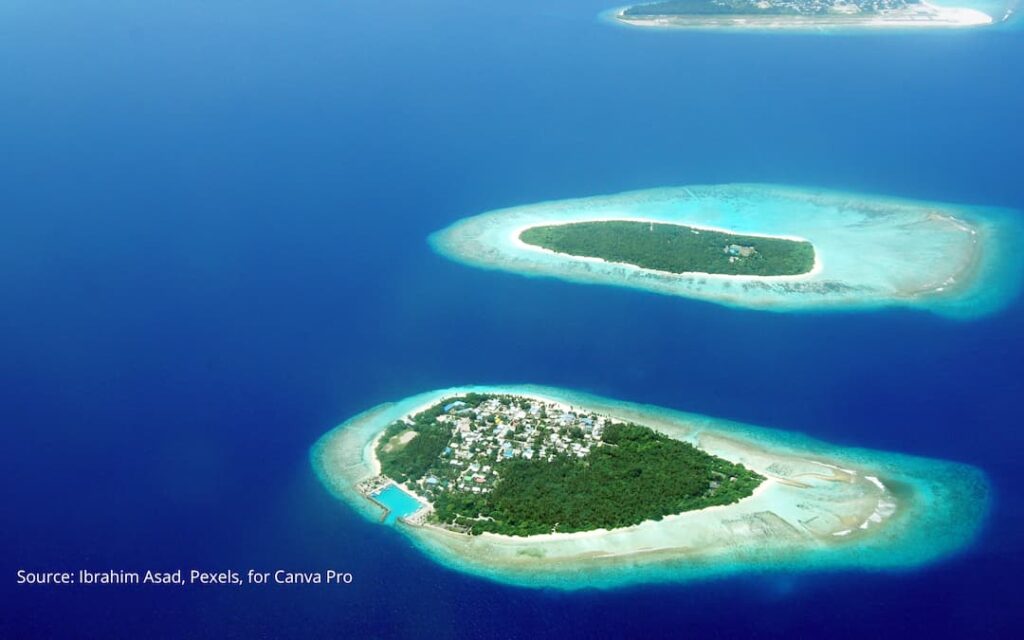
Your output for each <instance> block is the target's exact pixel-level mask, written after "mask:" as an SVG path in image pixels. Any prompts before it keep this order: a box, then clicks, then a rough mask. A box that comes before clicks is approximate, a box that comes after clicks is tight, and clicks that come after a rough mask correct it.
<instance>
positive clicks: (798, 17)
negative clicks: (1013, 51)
mask: <svg viewBox="0 0 1024 640" xmlns="http://www.w3.org/2000/svg"><path fill="white" fill-rule="evenodd" d="M962 4H970V3H969V2H966V3H962ZM1011 13H1012V12H1011V11H1009V10H1008V11H1007V12H1006V13H1005V14H1004V15H1000V16H992V15H989V14H988V13H985V12H983V11H980V10H978V9H975V8H972V7H970V6H943V5H942V4H936V3H934V2H928V1H926V0H663V1H661V2H646V3H641V4H636V5H632V6H629V7H626V8H624V9H619V10H616V11H615V12H614V14H613V15H614V19H615V20H616V21H618V22H620V23H623V24H628V25H633V26H640V27H668V28H673V27H674V28H733V29H759V28H760V29H787V28H789V29H793V28H796V29H800V28H834V29H844V28H956V27H977V26H984V25H991V24H993V23H994V22H997V21H1003V20H1006V19H1009V17H1010V15H1011Z"/></svg>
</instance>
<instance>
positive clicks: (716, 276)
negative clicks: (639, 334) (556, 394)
mask: <svg viewBox="0 0 1024 640" xmlns="http://www.w3.org/2000/svg"><path fill="white" fill-rule="evenodd" d="M1022 240H1024V223H1022V222H1021V218H1020V215H1019V214H1018V213H1017V212H1016V211H1012V210H1007V209H1000V208H996V207H979V206H968V205H953V204H945V203H936V202H926V201H914V200H906V199H899V198H891V197H880V196H869V195H864V194H854V193H843V192H837V191H828V190H821V189H806V188H797V187H786V186H780V185H759V184H727V185H711V186H692V187H672V188H663V189H648V190H642V191H632V192H626V193H621V194H615V195H608V196H596V197H590V198H578V199H572V200H558V201H552V202H542V203H539V204H533V205H526V206H519V207H513V208H510V209H500V210H496V211H490V212H487V213H483V214H480V215H476V216H472V217H470V218H464V219H462V220H459V221H457V222H455V223H454V224H452V225H451V226H449V227H447V228H445V229H442V230H441V231H438V232H436V233H434V234H432V235H431V237H430V239H429V241H430V244H431V246H432V247H433V248H434V250H435V251H436V252H437V253H439V254H441V255H443V256H445V257H448V258H450V259H453V260H455V261H458V262H461V263H464V264H467V265H470V266H475V267H482V268H487V269H500V270H503V271H510V272H514V273H518V274H522V275H527V276H546V277H554V278H559V279H562V280H567V281H571V282H578V283H585V284H605V285H614V286H620V287H628V288H633V289H640V290H644V291H649V292H655V293H661V294H666V295H673V296H681V297H687V298H694V299H699V300H705V301H709V302H714V303H718V304H724V305H729V306H736V307H747V308H754V309H761V310H767V311H789V312H793V311H812V310H813V311H818V310H856V309H875V308H880V307H909V308H915V309H922V310H927V311H932V312H935V313H939V314H942V315H945V316H948V317H954V318H961V319H966V318H975V317H979V316H983V315H986V314H990V313H993V312H996V311H998V310H1000V309H1002V308H1004V307H1005V306H1006V305H1007V304H1008V303H1009V302H1011V301H1012V300H1013V299H1014V298H1015V297H1016V296H1017V294H1018V292H1019V289H1020V284H1021V280H1022V275H1024V252H1022V251H1020V249H1019V247H1020V246H1022Z"/></svg>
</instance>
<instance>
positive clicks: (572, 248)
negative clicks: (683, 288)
mask: <svg viewBox="0 0 1024 640" xmlns="http://www.w3.org/2000/svg"><path fill="white" fill-rule="evenodd" d="M519 239H520V240H522V241H523V242H525V243H526V244H531V245H534V246H538V247H542V248H544V249H548V250H550V251H555V252H557V253H565V254H569V255H573V256H582V257H589V258H600V259H602V260H606V261H608V262H621V263H625V264H632V265H635V266H638V267H643V268H645V269H652V270H654V271H665V272H668V273H719V274H728V275H757V276H792V275H799V274H802V273H809V272H810V271H811V269H813V268H814V247H813V246H811V243H810V242H807V241H806V240H791V239H787V238H772V237H769V236H750V235H738V234H732V233H723V232H721V231H715V230H713V229H697V228H695V227H689V226H686V225H680V224H665V223H661V222H639V221H631V220H601V221H595V222H574V223H569V224H557V225H540V226H536V227H529V228H527V229H524V230H523V232H522V233H521V234H519Z"/></svg>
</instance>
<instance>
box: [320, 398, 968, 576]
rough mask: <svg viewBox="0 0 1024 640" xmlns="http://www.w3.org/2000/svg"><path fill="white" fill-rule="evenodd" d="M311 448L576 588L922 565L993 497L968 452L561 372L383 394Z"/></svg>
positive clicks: (949, 548) (364, 490)
mask: <svg viewBox="0 0 1024 640" xmlns="http://www.w3.org/2000/svg"><path fill="white" fill-rule="evenodd" d="M310 457H311V461H312V463H313V468H314V470H315V471H316V473H317V476H318V477H319V478H320V480H321V481H322V482H323V484H324V486H325V487H326V488H327V489H328V490H330V491H331V492H332V493H333V494H334V495H335V496H337V497H338V498H340V499H342V500H343V501H344V502H345V503H347V504H349V505H351V506H352V507H354V508H355V509H356V510H357V511H358V512H359V513H361V514H363V515H364V516H366V517H367V518H369V519H372V520H374V521H377V522H383V523H385V524H389V525H391V526H395V527H397V528H398V529H399V530H400V531H401V532H402V533H404V534H406V535H407V536H408V537H409V539H410V540H411V541H412V542H413V543H414V544H415V545H416V546H417V547H419V548H420V549H421V550H423V551H424V552H425V553H427V554H428V555H429V556H430V557H432V558H434V559H436V560H437V561H439V562H442V563H444V564H446V565H448V566H450V567H452V568H455V569H459V570H463V571H468V572H471V573H473V574H477V575H481V576H485V577H488V578H491V579H494V580H499V581H502V582H508V583H514V584H521V585H528V586H544V587H556V588H565V589H574V588H580V587H592V586H603V587H611V586H617V585H622V584H633V583H638V582H652V581H678V580H688V579H692V578H700V577H707V576H712V575H720V574H727V573H735V572H738V571H744V570H759V571H763V570H773V569H778V570H785V571H793V570H797V569H811V568H824V569H830V570H834V569H840V568H855V569H866V568H876V569H882V568H903V567H908V566H915V565H920V564H922V563H926V562H931V561H933V560H935V559H937V558H940V557H943V556H945V555H947V554H949V553H951V552H954V551H956V550H957V549H959V548H962V547H963V546H964V545H966V544H967V543H968V542H970V541H971V540H972V538H973V536H974V534H975V532H976V531H977V529H978V527H979V525H980V523H981V521H982V519H983V517H984V515H985V513H986V511H987V509H988V489H987V483H986V481H985V477H984V475H983V474H982V473H981V472H979V471H978V470H977V469H974V468H972V467H969V466H965V465H960V464H956V463H952V462H945V461H940V460H929V459H924V458H915V457H912V456H906V455H901V454H890V453H883V452H879V451H867V450H861V449H851V448H841V447H835V446H832V445H828V444H825V443H823V442H819V441H816V440H813V439H810V438H806V437H803V436H799V435H798V434H795V433H786V432H781V431H773V430H769V429H761V428H757V427H751V426H748V425H741V424H737V423H732V422H728V421H724V420H716V419H712V418H708V417H705V416H698V415H693V414H685V413H680V412H676V411H671V410H667V409H660V408H657V407H650V406H642V405H634V404H630V403H625V402H618V401H612V400H606V399H604V398H599V397H596V396H590V395H586V394H580V393H576V392H572V391H567V390H564V389H552V388H547V387H532V386H506V387H460V388H454V389H443V390H439V391H431V392H428V393H424V394H419V395H417V396H413V397H410V398H406V399H404V400H401V401H399V402H396V403H389V404H384V405H380V406H378V407H375V408H373V409H370V410H369V411H366V412H364V413H361V414H359V415H358V416H356V417H354V418H352V419H351V420H349V421H347V422H345V423H344V424H342V425H340V426H339V427H337V428H335V429H334V430H332V431H330V432H329V433H328V434H326V435H325V436H324V437H323V438H321V439H320V440H319V441H318V442H317V443H316V445H315V446H314V447H313V449H312V450H311V454H310Z"/></svg>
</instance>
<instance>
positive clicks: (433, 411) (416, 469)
mask: <svg viewBox="0 0 1024 640" xmlns="http://www.w3.org/2000/svg"><path fill="white" fill-rule="evenodd" d="M485 398H486V396H484V395H481V394H478V393H470V394H466V395H464V396H460V397H458V398H450V399H448V400H445V401H444V402H439V403H437V404H436V405H434V406H432V407H430V408H429V409H427V410H426V411H423V412H420V413H418V414H416V415H415V416H413V417H412V418H411V423H407V422H405V421H402V420H399V421H397V422H395V423H393V424H391V425H390V426H388V428H387V429H386V430H385V431H384V435H383V437H382V438H381V446H379V447H378V448H377V459H378V460H380V468H381V473H383V474H384V475H386V476H387V477H389V478H391V479H393V480H397V481H398V482H406V481H409V480H419V479H420V478H422V477H423V475H424V474H425V473H426V472H427V470H428V469H430V467H431V466H432V465H434V464H435V463H436V462H437V459H438V457H439V456H440V455H441V452H442V451H444V448H445V447H446V446H448V441H449V440H451V436H452V433H451V427H449V426H447V425H444V424H441V423H439V422H437V421H436V420H437V417H438V416H439V415H441V414H442V413H444V407H445V406H446V405H449V404H451V403H452V402H464V403H466V405H467V406H471V407H475V406H477V405H478V404H480V403H481V402H482V401H483V400H484V399H485ZM409 430H412V431H415V432H416V437H415V438H413V439H412V440H411V441H409V442H408V443H406V444H404V445H402V446H400V447H395V448H390V449H389V448H388V447H387V446H385V445H386V444H387V443H388V442H389V441H390V440H391V438H393V437H395V436H398V435H400V434H401V433H403V432H405V431H409Z"/></svg>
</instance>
